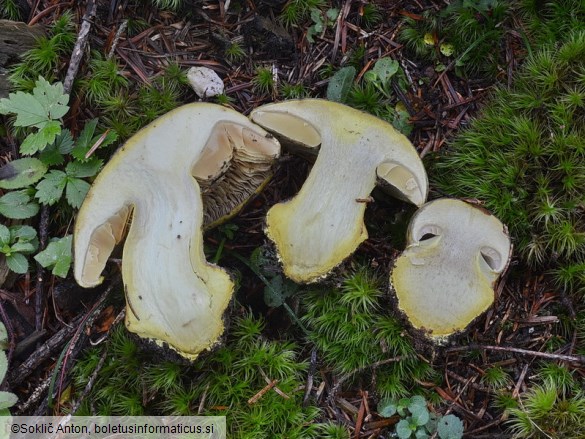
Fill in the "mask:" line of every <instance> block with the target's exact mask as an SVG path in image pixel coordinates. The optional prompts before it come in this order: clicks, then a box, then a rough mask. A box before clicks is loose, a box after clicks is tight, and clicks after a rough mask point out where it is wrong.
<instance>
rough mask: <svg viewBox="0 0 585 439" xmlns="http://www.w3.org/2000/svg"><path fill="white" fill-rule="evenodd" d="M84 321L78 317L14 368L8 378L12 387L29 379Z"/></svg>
mask: <svg viewBox="0 0 585 439" xmlns="http://www.w3.org/2000/svg"><path fill="white" fill-rule="evenodd" d="M82 319H83V315H79V316H77V317H76V318H75V319H73V321H72V322H71V323H70V325H69V326H65V327H64V328H63V329H61V330H60V331H59V332H57V333H56V334H55V335H53V336H52V337H51V338H50V339H49V340H47V342H46V343H44V344H42V345H41V346H40V347H39V348H38V349H37V350H36V351H34V352H33V353H32V354H31V356H30V357H28V358H27V360H26V361H25V362H24V363H22V364H21V365H20V366H18V368H14V369H13V372H12V373H11V374H10V376H9V377H8V382H9V383H10V387H12V388H14V387H15V386H17V385H19V384H20V383H21V382H22V381H24V379H25V378H26V377H28V376H29V375H30V374H31V373H32V372H33V371H34V370H35V369H36V368H37V366H39V365H40V364H41V363H42V362H43V361H45V360H46V359H47V358H48V357H49V356H50V355H51V354H52V353H53V352H54V351H55V350H57V349H58V348H59V347H60V346H61V345H63V344H64V343H65V342H66V341H67V340H69V339H70V338H71V336H72V335H73V333H74V332H75V330H76V329H77V326H78V325H79V323H80V322H81V320H82Z"/></svg>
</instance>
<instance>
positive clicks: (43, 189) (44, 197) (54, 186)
mask: <svg viewBox="0 0 585 439" xmlns="http://www.w3.org/2000/svg"><path fill="white" fill-rule="evenodd" d="M66 185H67V174H65V173H64V172H63V171H56V170H53V171H50V172H49V173H48V174H47V175H46V176H45V178H43V180H41V182H40V183H39V184H37V193H36V195H35V196H36V198H38V200H39V201H40V202H41V203H42V204H48V205H53V204H55V203H56V202H57V201H59V200H60V199H61V197H62V196H63V190H64V189H65V186H66Z"/></svg>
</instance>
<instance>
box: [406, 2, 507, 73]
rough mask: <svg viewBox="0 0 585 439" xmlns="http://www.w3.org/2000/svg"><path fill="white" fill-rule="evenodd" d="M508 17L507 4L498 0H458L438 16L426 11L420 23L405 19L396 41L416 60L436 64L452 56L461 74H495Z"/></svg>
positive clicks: (457, 70) (456, 68)
mask: <svg viewBox="0 0 585 439" xmlns="http://www.w3.org/2000/svg"><path fill="white" fill-rule="evenodd" d="M507 14H508V11H507V5H506V3H505V2H500V1H498V0H487V1H481V2H469V1H466V0H457V1H454V2H452V3H451V4H450V5H449V6H448V7H447V8H445V9H444V10H443V11H442V12H441V13H440V14H436V13H435V12H434V11H427V12H425V13H424V14H423V15H422V19H420V20H414V19H412V18H406V19H405V21H404V26H403V27H402V29H401V31H400V34H399V39H400V41H401V42H402V43H404V45H405V46H406V48H407V50H410V51H411V52H412V53H413V54H414V55H415V56H417V57H419V58H423V59H427V60H429V61H439V60H441V59H443V60H445V59H448V58H449V57H451V56H454V57H455V59H454V61H453V62H454V64H455V70H456V72H459V74H460V75H463V74H468V75H477V74H487V75H494V74H495V73H497V68H498V63H499V62H500V61H501V55H500V50H499V49H498V48H499V46H500V44H501V41H502V39H503V36H504V28H503V26H502V24H503V22H504V21H505V20H506V18H507ZM449 62H451V60H449Z"/></svg>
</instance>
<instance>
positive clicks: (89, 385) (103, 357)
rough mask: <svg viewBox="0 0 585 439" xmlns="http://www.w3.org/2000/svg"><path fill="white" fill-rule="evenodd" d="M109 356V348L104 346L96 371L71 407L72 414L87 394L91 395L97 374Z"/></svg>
mask: <svg viewBox="0 0 585 439" xmlns="http://www.w3.org/2000/svg"><path fill="white" fill-rule="evenodd" d="M107 356H108V348H107V346H106V347H105V348H104V351H103V352H102V355H101V357H100V360H99V361H98V364H97V365H96V367H95V369H94V371H93V372H92V374H91V377H89V381H88V382H87V384H86V385H85V388H84V389H83V392H82V393H81V395H80V396H79V398H78V399H77V401H76V402H75V405H74V406H73V407H72V409H71V413H72V414H75V412H77V410H78V409H79V406H80V405H81V403H82V402H83V400H84V399H85V398H86V397H87V395H89V392H91V389H92V388H93V385H94V384H95V381H96V380H97V376H98V374H99V372H100V370H102V367H104V363H105V362H106V357H107Z"/></svg>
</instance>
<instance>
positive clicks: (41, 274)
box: [35, 204, 49, 331]
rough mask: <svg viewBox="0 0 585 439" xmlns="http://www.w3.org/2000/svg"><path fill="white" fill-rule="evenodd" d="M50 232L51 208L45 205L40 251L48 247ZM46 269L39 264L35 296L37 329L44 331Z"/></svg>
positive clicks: (42, 217) (40, 233)
mask: <svg viewBox="0 0 585 439" xmlns="http://www.w3.org/2000/svg"><path fill="white" fill-rule="evenodd" d="M48 230H49V206H47V205H46V204H43V207H41V218H40V220H39V251H43V250H44V249H45V247H46V246H47V237H48ZM44 299H45V269H44V267H43V266H42V265H41V264H39V263H38V262H37V282H36V294H35V329H36V330H37V331H42V329H43V315H44V313H45V300H44Z"/></svg>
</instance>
